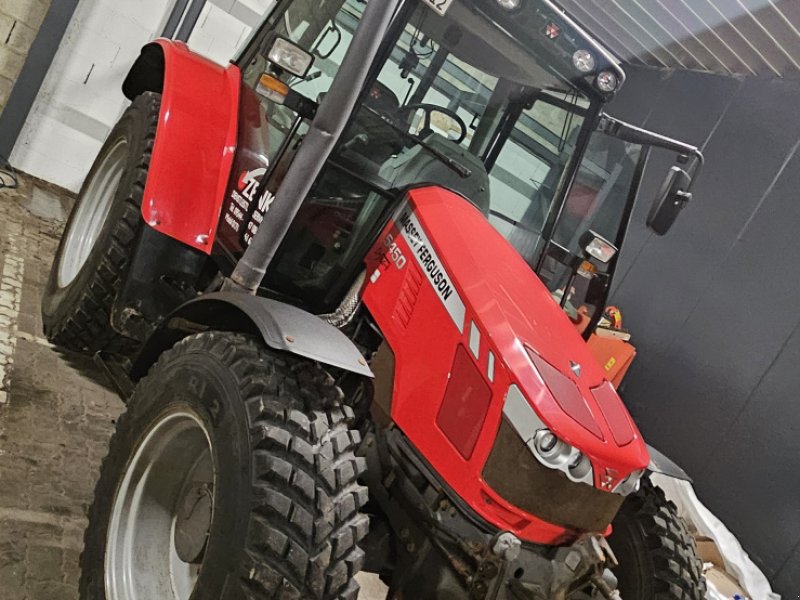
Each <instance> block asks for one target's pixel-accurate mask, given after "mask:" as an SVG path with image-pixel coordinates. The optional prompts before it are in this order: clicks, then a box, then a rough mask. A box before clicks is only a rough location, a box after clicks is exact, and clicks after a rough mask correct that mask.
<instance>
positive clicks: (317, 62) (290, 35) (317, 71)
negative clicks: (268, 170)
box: [242, 0, 364, 162]
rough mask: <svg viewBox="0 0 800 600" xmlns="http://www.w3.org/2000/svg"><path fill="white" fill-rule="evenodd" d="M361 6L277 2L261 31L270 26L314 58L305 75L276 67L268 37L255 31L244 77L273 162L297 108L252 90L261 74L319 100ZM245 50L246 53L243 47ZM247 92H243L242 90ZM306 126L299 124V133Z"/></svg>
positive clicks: (331, 0)
mask: <svg viewBox="0 0 800 600" xmlns="http://www.w3.org/2000/svg"><path fill="white" fill-rule="evenodd" d="M363 11H364V4H363V3H360V2H358V1H357V0H344V1H343V0H322V1H320V0H293V1H292V2H287V3H286V7H285V8H279V9H277V10H276V12H275V14H274V15H273V16H272V17H271V18H270V20H269V21H268V23H267V24H266V26H265V27H264V31H265V32H267V31H273V32H275V33H276V34H278V35H279V36H281V37H284V38H286V39H288V40H291V41H292V42H294V43H295V44H296V45H298V46H299V47H301V48H303V49H304V50H306V51H307V52H309V53H311V54H312V56H314V64H313V65H312V67H311V70H310V71H309V73H308V74H307V75H306V76H305V78H299V77H295V76H293V75H291V74H289V73H281V72H279V71H276V70H275V69H274V67H273V66H272V65H271V64H270V63H269V61H268V60H267V58H266V55H267V53H268V52H269V48H268V47H266V46H267V45H268V44H269V40H270V39H271V38H267V37H266V36H265V35H262V36H259V37H256V38H255V40H254V42H253V43H254V44H256V45H257V50H256V51H255V52H254V53H252V58H251V59H250V61H249V62H248V64H247V65H244V67H243V73H242V75H243V80H244V82H245V85H246V87H247V88H249V90H252V91H251V92H250V94H252V95H257V97H258V102H259V104H260V105H261V107H262V110H263V112H264V116H265V117H266V118H265V128H266V131H265V132H264V138H265V139H264V141H265V146H264V148H263V150H264V151H265V153H266V155H267V157H268V158H269V160H270V162H273V161H274V159H275V158H276V157H277V155H278V153H279V152H280V150H281V148H283V147H284V144H285V142H286V141H287V138H288V137H289V136H290V135H291V134H292V132H293V131H295V128H296V127H297V125H298V123H297V119H298V117H297V114H296V113H295V112H294V111H292V110H291V109H289V108H287V107H286V106H283V105H281V104H278V103H276V102H273V101H271V100H269V99H268V98H266V97H264V96H262V95H259V94H256V90H257V89H258V83H259V80H260V79H261V76H262V75H264V74H270V75H273V76H277V77H278V78H279V79H281V80H282V81H283V82H284V83H286V84H288V85H289V86H290V87H291V88H292V90H294V91H295V92H298V93H300V94H302V95H304V96H306V97H308V98H310V99H311V100H319V99H320V98H321V97H322V95H324V94H325V93H326V92H327V91H328V89H329V88H330V86H331V83H332V82H333V78H334V77H335V76H336V73H337V72H338V70H339V67H340V66H341V63H342V61H343V60H344V55H345V53H346V52H347V49H348V48H349V46H350V42H351V41H352V39H353V33H354V31H355V29H356V27H357V25H358V22H359V20H360V19H361V16H362V14H363ZM246 55H247V53H246ZM245 93H247V92H245ZM306 127H307V125H306V124H302V125H300V127H299V128H298V129H297V133H298V134H302V133H303V132H304V130H305V128H306Z"/></svg>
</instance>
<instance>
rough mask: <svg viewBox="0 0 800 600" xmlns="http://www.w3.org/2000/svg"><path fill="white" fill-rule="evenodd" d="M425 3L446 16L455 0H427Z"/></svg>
mask: <svg viewBox="0 0 800 600" xmlns="http://www.w3.org/2000/svg"><path fill="white" fill-rule="evenodd" d="M425 4H427V5H428V6H430V7H431V8H432V9H433V10H435V11H436V12H437V13H439V14H440V15H442V16H444V15H445V14H446V13H447V11H448V10H450V6H451V5H452V4H453V0H425Z"/></svg>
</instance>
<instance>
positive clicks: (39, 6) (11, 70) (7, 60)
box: [0, 0, 50, 113]
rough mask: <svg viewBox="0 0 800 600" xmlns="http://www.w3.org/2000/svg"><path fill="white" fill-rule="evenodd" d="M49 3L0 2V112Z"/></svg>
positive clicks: (44, 0) (30, 0) (39, 0)
mask: <svg viewBox="0 0 800 600" xmlns="http://www.w3.org/2000/svg"><path fill="white" fill-rule="evenodd" d="M48 8H50V0H3V1H2V2H0V113H1V112H3V109H4V108H5V106H6V103H7V101H8V97H9V96H10V95H11V89H12V88H13V87H14V83H15V82H16V80H17V77H18V76H19V74H20V72H21V71H22V66H23V65H24V64H25V58H26V57H27V56H28V51H29V50H30V47H31V44H33V40H34V38H35V37H36V34H37V32H38V31H39V27H40V26H41V24H42V21H43V20H44V16H45V14H47V9H48Z"/></svg>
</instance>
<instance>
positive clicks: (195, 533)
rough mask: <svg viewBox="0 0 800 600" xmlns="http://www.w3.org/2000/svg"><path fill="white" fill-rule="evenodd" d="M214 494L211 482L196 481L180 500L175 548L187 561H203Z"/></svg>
mask: <svg viewBox="0 0 800 600" xmlns="http://www.w3.org/2000/svg"><path fill="white" fill-rule="evenodd" d="M213 506H214V494H213V490H212V487H211V485H210V484H208V483H200V482H194V483H192V484H191V485H190V486H189V487H188V488H187V489H186V494H185V495H184V497H183V499H182V500H180V501H179V502H178V518H177V520H176V522H175V550H177V552H178V557H179V558H180V559H181V560H182V561H183V562H185V563H190V564H200V563H201V562H203V554H205V549H206V543H207V542H208V530H209V529H210V527H211V514H212V510H213Z"/></svg>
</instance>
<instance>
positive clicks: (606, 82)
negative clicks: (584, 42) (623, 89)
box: [572, 49, 619, 94]
mask: <svg viewBox="0 0 800 600" xmlns="http://www.w3.org/2000/svg"><path fill="white" fill-rule="evenodd" d="M572 64H573V66H574V67H575V68H576V69H577V70H578V72H579V73H583V74H584V75H589V74H590V73H594V72H595V69H596V68H597V60H596V59H595V57H594V54H592V53H591V52H589V51H588V50H584V49H580V50H576V51H575V53H574V54H573V55H572ZM594 84H595V85H596V86H597V89H599V90H600V91H601V92H603V93H605V94H610V93H611V92H613V91H614V90H616V89H617V87H619V77H617V75H616V73H614V72H613V71H601V72H600V73H598V74H597V77H595V80H594Z"/></svg>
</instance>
